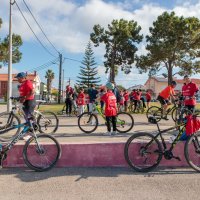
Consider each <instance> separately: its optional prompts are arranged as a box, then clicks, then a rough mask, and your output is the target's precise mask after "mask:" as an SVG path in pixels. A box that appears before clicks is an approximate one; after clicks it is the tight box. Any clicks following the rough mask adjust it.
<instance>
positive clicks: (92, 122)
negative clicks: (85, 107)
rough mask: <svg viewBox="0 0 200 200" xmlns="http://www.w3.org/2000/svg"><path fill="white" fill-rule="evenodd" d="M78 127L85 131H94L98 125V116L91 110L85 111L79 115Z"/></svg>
mask: <svg viewBox="0 0 200 200" xmlns="http://www.w3.org/2000/svg"><path fill="white" fill-rule="evenodd" d="M78 127H79V128H80V130H81V131H83V132H84V133H92V132H94V131H95V130H96V129H97V127H98V118H97V116H96V115H95V114H93V113H91V112H84V113H82V114H81V115H80V116H79V117H78Z"/></svg>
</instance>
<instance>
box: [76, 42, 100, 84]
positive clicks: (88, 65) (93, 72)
mask: <svg viewBox="0 0 200 200" xmlns="http://www.w3.org/2000/svg"><path fill="white" fill-rule="evenodd" d="M93 54H94V52H93V50H92V47H91V43H90V42H88V44H87V47H86V49H85V56H84V58H83V61H82V62H81V63H82V65H83V66H81V67H80V73H79V76H77V78H78V80H77V81H76V82H77V84H78V85H79V86H81V87H84V88H85V87H86V86H87V87H88V88H89V87H90V85H91V84H95V85H96V86H98V85H99V83H100V77H98V76H97V74H98V70H97V67H94V66H95V65H96V62H95V60H94V56H93Z"/></svg>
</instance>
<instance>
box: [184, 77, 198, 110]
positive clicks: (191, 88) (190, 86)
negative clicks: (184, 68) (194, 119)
mask: <svg viewBox="0 0 200 200" xmlns="http://www.w3.org/2000/svg"><path fill="white" fill-rule="evenodd" d="M184 81H185V83H184V85H183V87H182V95H183V97H184V104H185V106H186V107H187V108H188V109H189V110H190V111H192V112H193V111H194V109H195V105H196V97H195V95H196V93H197V92H198V91H199V89H198V86H197V85H196V84H195V83H193V82H192V81H191V79H190V78H189V76H188V75H185V76H184Z"/></svg>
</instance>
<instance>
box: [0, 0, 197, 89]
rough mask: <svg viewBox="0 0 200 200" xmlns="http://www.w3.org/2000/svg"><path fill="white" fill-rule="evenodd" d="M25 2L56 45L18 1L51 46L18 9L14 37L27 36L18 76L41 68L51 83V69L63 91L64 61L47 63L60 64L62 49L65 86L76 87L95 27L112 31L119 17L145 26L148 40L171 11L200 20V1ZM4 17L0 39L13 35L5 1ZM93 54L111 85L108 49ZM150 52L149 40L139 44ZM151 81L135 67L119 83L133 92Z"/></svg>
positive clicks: (0, 13) (0, 11)
mask: <svg viewBox="0 0 200 200" xmlns="http://www.w3.org/2000/svg"><path fill="white" fill-rule="evenodd" d="M24 1H25V2H26V4H27V5H28V7H29V8H30V10H31V11H32V13H33V15H34V16H35V18H36V19H37V21H38V23H39V24H40V26H41V27H42V29H43V31H44V32H45V34H46V36H47V37H48V39H49V40H50V42H51V43H52V44H53V46H52V45H51V44H50V43H49V42H48V41H47V39H46V38H45V36H44V35H43V33H42V32H41V30H40V29H39V27H38V26H37V24H36V23H35V21H34V19H33V18H32V16H31V15H30V13H29V12H28V10H27V8H26V6H25V4H24V2H23V0H16V2H17V4H18V6H19V8H20V10H21V11H22V12H23V14H24V16H25V18H26V19H27V21H28V23H29V24H30V25H31V27H32V29H33V31H34V32H35V34H36V35H37V37H38V38H39V39H40V41H41V42H42V44H43V45H44V46H45V48H43V47H42V46H41V44H40V43H39V42H38V41H37V40H36V38H35V36H34V35H33V33H32V32H31V30H30V29H29V27H28V25H27V24H26V22H25V20H24V19H23V17H22V15H21V13H20V12H19V10H18V8H17V6H16V5H13V6H12V30H13V33H16V34H19V35H21V37H22V40H23V45H22V47H21V48H20V51H21V52H22V54H23V56H22V59H21V61H20V63H17V64H13V73H18V72H21V71H25V72H26V71H28V72H30V71H33V70H36V71H37V73H38V74H39V76H40V78H41V80H42V81H43V82H46V79H45V73H46V71H47V70H48V69H51V70H53V72H54V73H55V79H54V81H53V86H54V87H58V80H59V79H58V77H59V65H58V63H57V62H52V65H51V66H50V67H47V68H45V65H44V66H42V65H43V64H45V63H49V62H51V61H53V60H55V59H56V58H57V57H58V53H57V51H59V52H60V53H62V55H63V58H64V63H63V70H64V86H65V85H66V84H68V83H67V81H68V80H69V78H70V80H71V84H72V85H74V84H75V83H76V80H77V75H78V74H79V72H80V66H82V65H81V63H80V62H81V61H82V60H83V57H84V52H85V48H86V45H87V43H88V41H89V37H90V33H91V32H92V28H93V26H94V25H95V24H100V25H101V26H103V27H104V28H107V26H108V24H110V23H111V22H112V20H113V19H121V18H123V19H126V20H134V21H137V23H138V24H139V25H140V26H141V27H142V30H141V34H143V35H144V36H146V35H147V34H148V33H149V27H151V26H152V23H153V21H155V20H156V19H157V17H158V16H159V15H161V14H162V13H163V12H165V11H167V12H171V11H175V13H176V14H177V15H178V16H184V17H191V16H195V17H198V18H199V19H200V12H199V10H200V0H110V1H108V0H71V1H68V0H24ZM0 18H2V20H3V24H2V27H1V28H0V38H1V39H2V38H3V37H5V36H6V35H7V34H8V33H9V0H6V1H5V0H0ZM54 47H55V48H54ZM55 49H56V50H57V51H56V50H55ZM93 51H94V57H95V61H96V63H97V68H98V75H99V76H100V78H101V83H102V84H105V83H106V82H107V75H106V74H105V67H104V66H103V61H104V58H103V55H104V53H105V47H104V46H103V45H100V46H99V47H93ZM145 53H146V51H145V42H144V41H143V42H142V43H141V44H140V45H139V46H138V52H137V54H138V55H142V54H145ZM7 72H8V67H7V66H3V67H2V68H1V69H0V73H7ZM198 76H199V75H195V76H194V77H198ZM147 78H148V76H147V74H145V73H143V74H139V72H138V70H137V69H136V68H135V67H134V65H133V68H132V71H131V73H130V74H128V75H124V74H123V73H122V72H121V71H119V74H118V76H117V77H116V82H117V84H119V85H123V86H124V87H126V88H128V87H131V86H133V85H138V84H144V83H145V82H146V80H147Z"/></svg>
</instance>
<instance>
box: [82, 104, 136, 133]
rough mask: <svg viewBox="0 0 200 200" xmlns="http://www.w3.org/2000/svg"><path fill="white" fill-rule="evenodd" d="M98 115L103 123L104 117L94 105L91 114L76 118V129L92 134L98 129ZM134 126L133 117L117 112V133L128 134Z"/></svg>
mask: <svg viewBox="0 0 200 200" xmlns="http://www.w3.org/2000/svg"><path fill="white" fill-rule="evenodd" d="M97 114H99V115H100V116H101V117H102V118H103V119H104V121H105V124H106V118H105V115H104V114H103V113H102V111H101V108H100V107H98V105H97V104H94V109H93V112H84V113H82V114H81V115H80V116H79V118H78V127H79V128H80V130H81V131H83V132H85V133H92V132H94V131H95V130H96V129H97V127H98V117H97ZM133 126H134V119H133V117H132V116H131V115H130V114H129V113H126V112H119V113H118V114H117V131H118V132H119V133H126V132H129V131H130V130H131V129H132V128H133Z"/></svg>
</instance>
